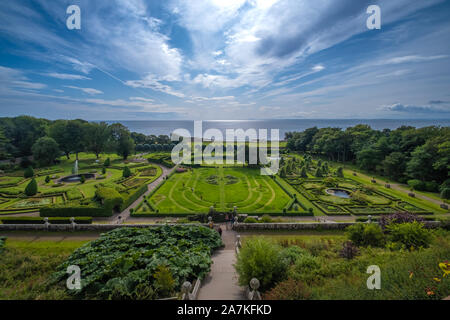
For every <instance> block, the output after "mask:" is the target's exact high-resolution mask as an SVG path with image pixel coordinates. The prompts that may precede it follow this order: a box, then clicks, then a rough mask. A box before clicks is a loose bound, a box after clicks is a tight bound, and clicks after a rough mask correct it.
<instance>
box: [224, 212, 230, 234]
mask: <svg viewBox="0 0 450 320" xmlns="http://www.w3.org/2000/svg"><path fill="white" fill-rule="evenodd" d="M229 222H230V216H229V215H228V213H225V228H226V229H227V230H228V223H229Z"/></svg>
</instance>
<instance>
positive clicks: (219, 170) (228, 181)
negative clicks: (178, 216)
mask: <svg viewBox="0 0 450 320" xmlns="http://www.w3.org/2000/svg"><path fill="white" fill-rule="evenodd" d="M290 203H291V197H290V196H289V194H287V193H286V192H285V191H284V190H283V189H282V188H281V187H280V186H279V185H278V184H277V183H276V182H275V181H274V179H272V178H270V177H268V176H262V175H261V174H260V171H259V169H256V168H247V167H238V166H228V167H224V166H217V167H200V168H179V169H178V170H176V171H174V173H173V174H172V175H171V176H170V178H169V179H168V180H167V181H165V182H164V183H163V184H162V185H161V186H160V187H159V188H158V189H157V190H155V191H154V192H153V193H151V194H150V195H149V196H148V197H147V198H146V199H145V200H144V201H143V202H142V203H141V204H140V205H139V206H138V207H137V208H136V211H135V213H134V216H139V215H150V216H151V215H152V214H157V213H167V214H169V213H186V214H189V213H207V212H209V211H210V210H211V209H214V210H215V211H218V212H231V211H233V210H234V209H236V210H238V212H240V213H279V214H282V212H283V210H286V208H288V207H289V206H290Z"/></svg>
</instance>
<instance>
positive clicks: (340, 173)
mask: <svg viewBox="0 0 450 320" xmlns="http://www.w3.org/2000/svg"><path fill="white" fill-rule="evenodd" d="M336 177H339V178H343V177H344V169H343V168H342V167H339V168H337V170H336Z"/></svg>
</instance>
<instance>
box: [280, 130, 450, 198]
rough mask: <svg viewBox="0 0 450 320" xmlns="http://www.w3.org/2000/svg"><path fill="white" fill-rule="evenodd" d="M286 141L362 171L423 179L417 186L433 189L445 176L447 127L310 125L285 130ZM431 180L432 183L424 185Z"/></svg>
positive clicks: (449, 146) (449, 160) (449, 162)
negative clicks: (300, 130)
mask: <svg viewBox="0 0 450 320" xmlns="http://www.w3.org/2000/svg"><path fill="white" fill-rule="evenodd" d="M286 140H287V148H288V149H289V150H295V151H300V152H308V153H311V154H316V155H323V156H326V157H327V158H328V159H330V160H332V161H342V162H345V161H351V162H354V163H356V165H358V166H359V167H360V168H362V169H364V170H367V171H370V172H374V173H378V174H380V175H384V176H387V177H389V178H391V179H394V180H396V181H400V182H407V181H408V180H414V179H415V180H419V181H421V182H423V184H419V188H423V189H424V190H425V189H426V190H427V191H433V192H437V191H438V190H437V188H438V185H439V184H442V183H443V182H444V180H446V179H447V177H448V169H449V166H450V128H449V127H435V126H432V127H426V128H420V129H416V128H414V127H408V126H403V127H400V128H398V129H396V130H388V129H385V130H382V131H377V130H373V129H372V128H370V127H369V126H367V125H357V126H354V127H349V128H347V129H346V130H342V129H340V128H322V129H318V128H311V129H307V130H305V131H303V132H288V133H287V134H286ZM433 181H434V182H435V183H434V184H432V183H429V184H428V185H426V184H425V182H433ZM413 183H414V182H413ZM416 185H417V183H416ZM431 189H432V190H431Z"/></svg>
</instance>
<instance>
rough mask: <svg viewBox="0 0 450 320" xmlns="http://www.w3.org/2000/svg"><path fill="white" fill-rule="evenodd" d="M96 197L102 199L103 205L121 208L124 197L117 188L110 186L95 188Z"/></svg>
mask: <svg viewBox="0 0 450 320" xmlns="http://www.w3.org/2000/svg"><path fill="white" fill-rule="evenodd" d="M95 197H96V198H97V199H99V200H100V202H101V203H102V205H103V206H105V207H108V208H111V209H112V208H120V206H121V205H122V203H123V198H122V196H121V195H120V193H119V192H117V190H116V189H113V188H108V187H98V188H97V190H95Z"/></svg>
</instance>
